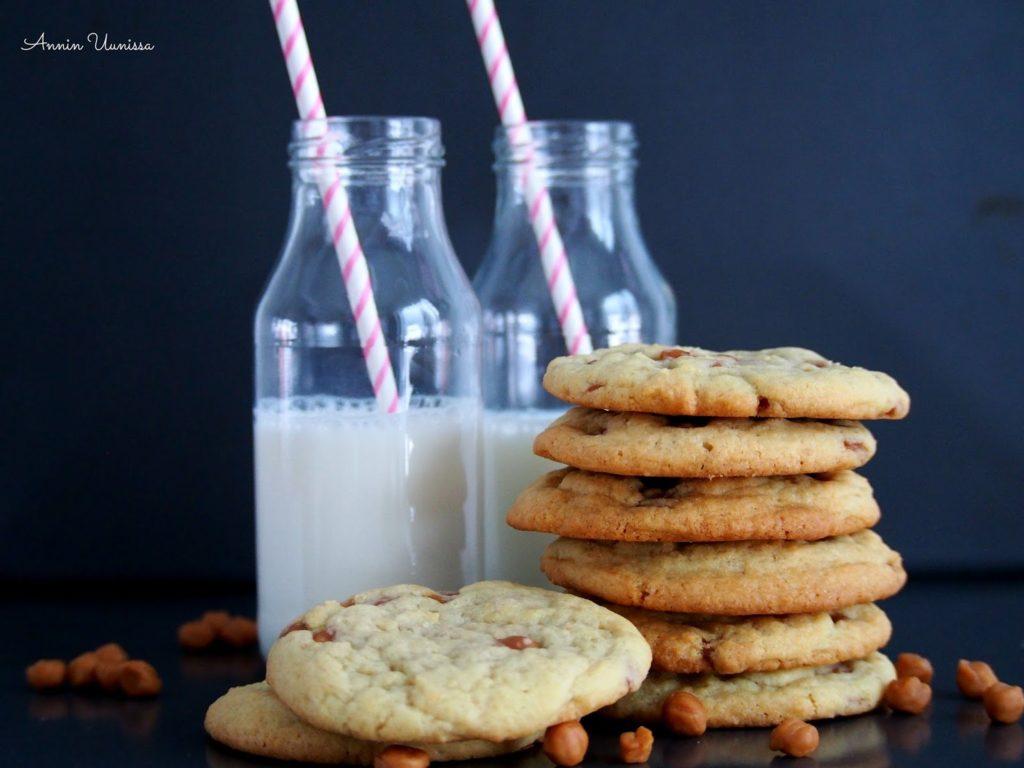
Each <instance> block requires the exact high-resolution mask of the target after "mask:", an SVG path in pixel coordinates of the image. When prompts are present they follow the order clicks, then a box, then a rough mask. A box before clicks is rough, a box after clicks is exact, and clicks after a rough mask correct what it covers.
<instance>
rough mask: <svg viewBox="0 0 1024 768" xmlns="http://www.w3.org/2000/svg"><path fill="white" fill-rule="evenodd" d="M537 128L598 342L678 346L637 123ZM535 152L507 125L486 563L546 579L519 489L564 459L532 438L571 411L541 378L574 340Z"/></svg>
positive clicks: (484, 293) (482, 281)
mask: <svg viewBox="0 0 1024 768" xmlns="http://www.w3.org/2000/svg"><path fill="white" fill-rule="evenodd" d="M530 129H531V130H530V135H531V137H532V141H533V145H534V148H535V152H536V161H535V162H536V163H537V167H538V172H539V173H540V174H541V176H542V179H543V180H544V182H545V184H546V185H547V188H548V191H549V193H550V195H551V200H552V205H553V207H554V213H555V221H556V222H557V224H558V227H559V231H560V233H561V235H562V239H563V241H564V244H565V248H566V252H567V253H568V256H569V263H570V265H571V268H572V275H573V278H574V279H575V282H576V290H577V293H578V295H579V298H580V302H581V304H582V308H583V315H584V318H585V319H586V323H587V326H588V327H589V330H590V335H591V339H592V341H593V345H594V347H595V348H598V347H609V346H614V345H616V344H624V343H627V342H638V341H644V342H661V343H664V344H672V343H674V341H675V323H676V312H675V300H674V298H673V296H672V291H671V289H670V288H669V287H668V285H667V283H666V282H665V280H664V279H663V278H662V276H661V273H660V272H658V268H657V266H655V264H654V261H653V260H652V259H651V256H650V254H649V253H648V252H647V247H646V246H645V245H644V241H643V237H642V236H641V234H640V226H639V223H638V220H637V215H636V210H635V208H634V204H633V172H634V170H635V168H636V160H635V158H634V151H635V149H636V140H635V138H634V135H633V127H632V125H630V124H629V123H622V122H590V121H586V122H584V121H541V122H531V123H530ZM527 149H528V148H527V146H525V145H519V146H515V145H513V144H512V143H511V140H510V135H509V132H508V131H507V130H506V129H505V128H499V129H498V131H497V136H496V139H495V141H494V152H495V156H496V162H495V166H494V168H495V171H496V173H497V179H498V196H497V207H496V211H495V217H494V231H493V234H492V237H491V242H490V245H489V246H488V249H487V254H486V256H485V258H484V262H483V264H482V265H481V266H480V269H479V271H478V272H477V274H476V277H475V278H474V280H473V286H474V288H475V289H476V292H477V297H478V298H479V299H480V303H481V305H482V308H483V318H484V324H483V372H484V381H483V387H484V408H485V412H484V420H483V440H484V444H483V454H484V475H483V478H484V516H483V527H484V552H485V555H484V563H485V568H484V571H485V575H486V577H487V578H508V579H513V580H516V581H521V582H524V583H529V584H537V585H544V584H546V582H545V580H544V578H543V575H542V574H541V572H540V566H539V561H540V555H541V552H542V551H543V549H544V547H545V546H546V545H547V543H548V542H549V541H550V540H551V539H552V538H553V537H551V536H546V535H543V534H539V533H523V532H519V531H515V530H513V529H511V528H509V527H508V526H507V525H506V524H505V512H506V510H507V509H508V508H509V506H511V504H512V502H513V501H514V500H515V498H516V496H517V495H518V494H519V492H520V491H522V490H523V489H524V488H525V487H526V486H527V485H529V484H530V483H531V482H532V481H533V480H535V479H536V478H537V477H538V476H539V475H540V474H541V473H542V472H545V471H548V470H551V469H555V468H556V465H555V464H554V463H553V462H550V461H547V460H546V459H541V458H538V457H536V456H534V455H533V452H532V449H531V446H532V444H533V438H534V437H535V436H536V434H537V433H538V432H540V431H541V430H542V429H543V428H544V427H545V426H547V425H548V424H549V423H550V422H551V421H552V420H554V419H555V418H556V417H557V416H559V415H560V414H561V413H562V412H564V410H565V408H566V405H565V404H564V403H561V402H560V401H558V400H556V399H555V398H553V397H552V396H551V395H549V394H547V392H545V391H544V389H543V387H542V386H541V378H542V377H543V375H544V370H545V368H546V367H547V364H548V362H550V361H551V359H552V358H554V357H557V356H559V355H564V354H566V349H565V341H564V340H563V337H562V332H561V329H560V327H559V323H558V318H557V316H556V314H555V310H554V307H553V305H552V301H551V296H550V294H549V293H548V288H547V282H546V280H545V278H544V273H543V270H542V267H541V260H540V255H539V253H538V250H537V241H536V239H535V235H534V231H533V229H532V228H531V227H530V222H529V218H528V212H527V206H526V203H525V201H524V195H523V177H522V174H523V169H524V163H525V159H526V156H527Z"/></svg>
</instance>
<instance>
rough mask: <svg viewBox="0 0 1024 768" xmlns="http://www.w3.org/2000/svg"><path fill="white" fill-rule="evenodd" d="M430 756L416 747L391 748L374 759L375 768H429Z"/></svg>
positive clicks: (396, 746)
mask: <svg viewBox="0 0 1024 768" xmlns="http://www.w3.org/2000/svg"><path fill="white" fill-rule="evenodd" d="M428 765H430V756H429V755H428V754H427V753H426V752H424V751H423V750H422V749H416V747H402V746H398V745H395V746H391V747H387V748H386V749H384V750H382V751H381V752H380V753H379V754H378V755H377V756H375V757H374V758H373V768H427V766H428Z"/></svg>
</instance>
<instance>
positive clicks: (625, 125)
mask: <svg viewBox="0 0 1024 768" xmlns="http://www.w3.org/2000/svg"><path fill="white" fill-rule="evenodd" d="M524 128H525V130H524ZM491 146H492V149H493V150H494V159H495V166H494V167H495V169H498V168H501V167H505V166H510V165H516V164H520V163H525V162H526V161H527V160H529V159H531V158H532V161H533V162H534V163H535V164H536V165H538V166H545V165H587V166H605V165H607V166H617V165H635V153H636V149H637V147H638V146H639V142H638V141H637V139H636V132H635V130H634V128H633V124H632V123H630V122H628V121H625V120H529V121H527V122H526V123H524V124H522V125H520V126H511V127H507V126H503V125H501V126H498V127H497V128H496V129H495V132H494V141H493V142H492V145H491Z"/></svg>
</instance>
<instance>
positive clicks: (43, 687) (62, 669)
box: [25, 659, 67, 691]
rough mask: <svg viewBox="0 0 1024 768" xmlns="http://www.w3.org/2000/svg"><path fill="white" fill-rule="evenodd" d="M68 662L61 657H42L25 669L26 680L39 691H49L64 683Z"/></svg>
mask: <svg viewBox="0 0 1024 768" xmlns="http://www.w3.org/2000/svg"><path fill="white" fill-rule="evenodd" d="M66 676H67V664H65V663H64V662H63V661H61V660H60V659H40V660H39V661H37V662H36V663H35V664H32V665H30V666H29V667H27V668H26V669H25V682H27V683H28V684H29V687H30V688H34V689H35V690H37V691H49V690H53V689H54V688H60V687H61V686H62V685H64V678H65V677H66Z"/></svg>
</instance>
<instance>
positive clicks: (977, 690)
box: [956, 659, 998, 699]
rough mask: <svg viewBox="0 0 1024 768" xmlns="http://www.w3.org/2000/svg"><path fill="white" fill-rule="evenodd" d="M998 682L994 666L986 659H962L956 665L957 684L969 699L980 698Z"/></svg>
mask: <svg viewBox="0 0 1024 768" xmlns="http://www.w3.org/2000/svg"><path fill="white" fill-rule="evenodd" d="M997 682H998V678H997V677H996V673H995V672H993V671H992V667H990V666H989V665H988V664H986V663H985V662H984V661H968V660H967V659H960V661H959V662H957V665H956V686H957V688H959V689H960V693H962V694H963V695H964V696H966V697H967V698H968V699H980V698H981V697H982V696H983V695H984V694H985V691H987V690H988V689H989V688H991V687H992V686H993V685H995V684H996V683H997Z"/></svg>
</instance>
